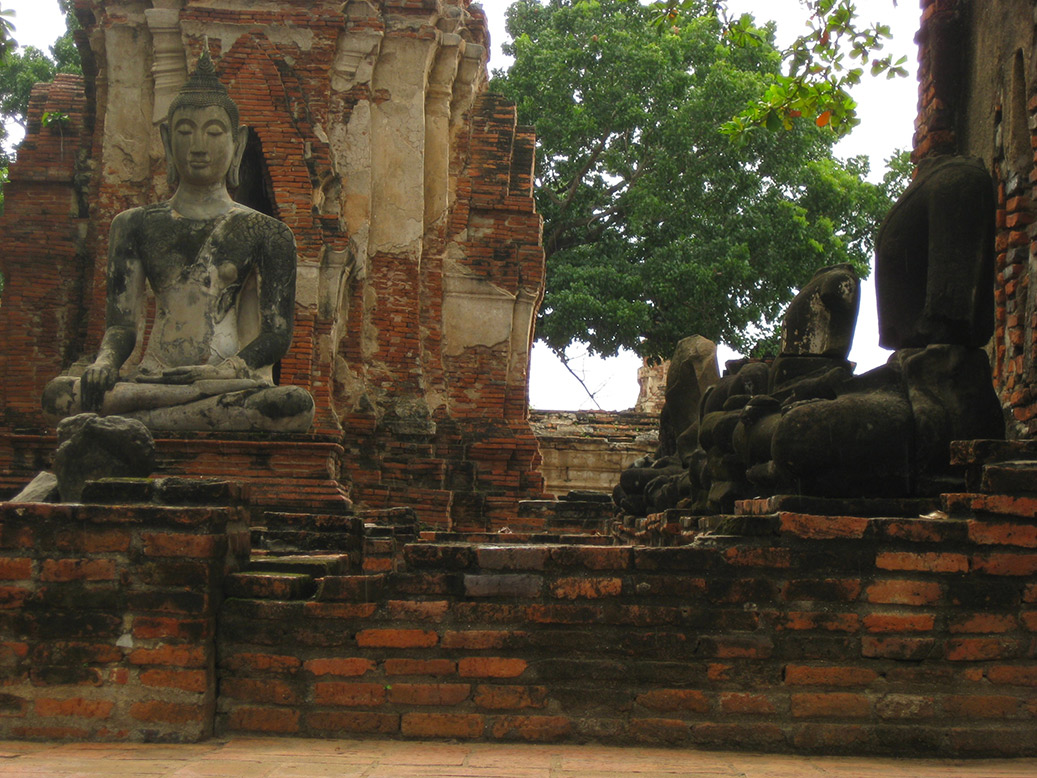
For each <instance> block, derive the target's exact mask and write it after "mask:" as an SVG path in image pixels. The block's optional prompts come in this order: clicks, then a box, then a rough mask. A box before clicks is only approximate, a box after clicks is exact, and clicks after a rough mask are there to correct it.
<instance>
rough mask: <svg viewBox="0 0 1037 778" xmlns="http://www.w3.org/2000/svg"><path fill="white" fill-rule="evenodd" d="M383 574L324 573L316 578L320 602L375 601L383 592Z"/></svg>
mask: <svg viewBox="0 0 1037 778" xmlns="http://www.w3.org/2000/svg"><path fill="white" fill-rule="evenodd" d="M385 580H386V576H385V574H382V573H379V574H375V575H326V576H324V577H322V578H318V579H317V596H316V599H317V600H320V601H322V602H376V601H378V600H379V599H380V598H381V597H382V595H383V593H384V592H385Z"/></svg>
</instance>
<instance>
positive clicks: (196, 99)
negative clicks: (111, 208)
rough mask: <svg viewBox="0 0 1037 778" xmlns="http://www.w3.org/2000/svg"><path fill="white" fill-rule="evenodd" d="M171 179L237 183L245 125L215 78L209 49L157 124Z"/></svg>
mask: <svg viewBox="0 0 1037 778" xmlns="http://www.w3.org/2000/svg"><path fill="white" fill-rule="evenodd" d="M160 132H161V134H162V142H163V144H164V145H165V147H166V164H167V166H168V175H169V184H170V186H176V184H177V183H178V181H179V182H181V183H186V184H188V185H190V186H198V187H210V186H213V185H215V184H218V183H220V181H226V184H227V186H229V187H230V188H232V189H233V188H234V187H236V186H237V185H238V167H239V165H240V164H241V156H242V154H244V152H245V141H246V140H247V139H248V129H247V128H246V127H240V126H239V125H238V107H237V106H236V105H235V104H234V101H233V100H231V99H230V95H228V94H227V89H226V87H225V86H223V84H221V83H220V81H219V79H218V78H217V77H216V71H215V67H214V66H213V62H212V59H211V58H210V57H209V53H208V50H205V51H203V53H202V56H201V58H200V59H199V61H198V68H197V69H196V70H195V72H194V73H192V74H191V77H190V78H189V79H188V81H187V83H186V84H184V87H183V89H181V90H180V93H179V94H178V95H177V96H176V97H175V98H174V100H173V103H172V105H171V106H170V108H169V118H168V119H167V120H166V121H165V122H163V123H162V126H161V127H160Z"/></svg>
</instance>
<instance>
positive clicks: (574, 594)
mask: <svg viewBox="0 0 1037 778" xmlns="http://www.w3.org/2000/svg"><path fill="white" fill-rule="evenodd" d="M622 591H623V580H622V579H621V578H559V579H558V580H556V581H555V582H554V583H552V584H551V596H553V597H557V598H558V599H562V600H578V599H586V600H596V599H600V598H602V597H618V596H619V595H620V594H621V593H622Z"/></svg>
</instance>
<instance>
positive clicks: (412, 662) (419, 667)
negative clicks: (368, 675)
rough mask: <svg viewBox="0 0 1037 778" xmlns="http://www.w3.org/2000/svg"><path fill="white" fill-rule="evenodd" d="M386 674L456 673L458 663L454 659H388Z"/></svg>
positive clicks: (385, 666) (386, 661)
mask: <svg viewBox="0 0 1037 778" xmlns="http://www.w3.org/2000/svg"><path fill="white" fill-rule="evenodd" d="M384 668H385V674H386V675H454V674H455V673H456V672H457V663H456V662H454V661H453V660H452V659H386V660H385V665H384Z"/></svg>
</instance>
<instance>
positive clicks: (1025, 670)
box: [986, 665, 1037, 686]
mask: <svg viewBox="0 0 1037 778" xmlns="http://www.w3.org/2000/svg"><path fill="white" fill-rule="evenodd" d="M986 675H987V679H988V680H989V681H990V682H991V683H994V684H998V685H999V686H1037V667H1023V666H1018V665H995V666H993V667H989V668H987V672H986Z"/></svg>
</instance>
